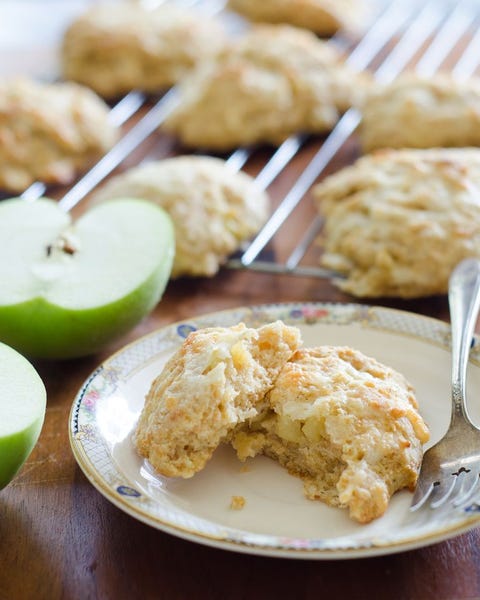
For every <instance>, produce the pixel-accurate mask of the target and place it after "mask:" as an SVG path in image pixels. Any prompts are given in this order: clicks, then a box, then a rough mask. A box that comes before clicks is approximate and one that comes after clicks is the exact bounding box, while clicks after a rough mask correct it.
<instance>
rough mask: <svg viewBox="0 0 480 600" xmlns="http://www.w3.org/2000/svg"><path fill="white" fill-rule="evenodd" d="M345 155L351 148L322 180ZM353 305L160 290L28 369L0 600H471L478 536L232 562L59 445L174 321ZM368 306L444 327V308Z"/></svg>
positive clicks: (304, 217) (330, 293)
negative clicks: (93, 474) (351, 554)
mask: <svg viewBox="0 0 480 600" xmlns="http://www.w3.org/2000/svg"><path fill="white" fill-rule="evenodd" d="M315 147H316V146H315V145H314V146H312V147H310V146H309V147H307V148H306V149H305V150H304V151H303V152H302V153H301V155H300V156H299V157H298V158H297V159H296V160H295V162H294V164H292V166H291V167H290V168H289V169H288V170H287V171H286V172H285V173H283V174H282V175H281V176H280V177H279V178H278V179H277V180H276V181H275V182H274V184H273V185H272V186H271V188H270V189H269V192H270V194H271V197H272V205H275V204H276V202H278V200H279V199H281V198H282V196H283V194H284V193H285V191H287V190H288V189H289V188H290V186H291V185H292V184H293V182H294V181H295V179H296V177H298V174H299V173H300V172H301V171H302V169H303V168H304V166H305V164H306V162H307V160H308V158H309V156H311V153H312V151H314V150H315ZM148 152H149V154H151V155H153V156H165V155H167V154H170V153H171V152H172V145H171V143H170V142H169V141H168V140H166V139H165V138H160V137H157V138H155V137H154V138H153V141H152V140H150V142H149V145H148ZM355 154H356V149H355V147H354V146H353V147H352V146H349V147H348V148H347V150H346V151H345V152H344V153H343V154H342V156H341V157H340V158H338V159H337V160H336V162H335V163H334V164H333V165H332V167H331V169H330V170H335V169H337V168H339V167H341V166H342V165H343V164H346V163H347V162H350V161H351V160H352V159H353V158H354V157H355ZM138 158H142V157H141V156H140V157H133V158H132V159H130V160H129V161H128V163H127V164H128V165H131V164H135V162H138V160H137V159H138ZM263 160H264V156H263V155H262V153H259V154H258V156H257V157H256V158H254V159H253V160H252V161H250V162H249V164H248V166H247V170H248V171H249V172H251V173H255V172H257V171H258V169H259V167H260V166H261V164H263ZM54 195H57V196H58V195H60V193H57V194H54ZM80 210H81V209H80ZM312 214H313V211H312V207H311V198H310V196H309V195H307V196H306V197H305V199H304V201H303V202H302V206H301V207H300V209H299V211H298V212H297V213H296V214H295V217H294V218H292V219H291V220H289V223H288V226H287V227H286V228H285V230H284V231H283V232H282V235H281V236H279V238H278V241H276V242H275V244H274V245H273V248H272V251H274V252H276V254H277V255H278V256H281V255H282V254H284V253H285V248H290V247H291V246H292V245H293V244H294V243H295V240H296V239H297V235H298V234H299V233H301V231H302V230H304V228H305V227H306V225H307V223H308V222H309V220H310V218H311V215H312ZM354 300H355V299H353V298H352V297H350V296H346V295H344V294H342V293H340V292H339V291H338V290H337V289H336V288H334V287H333V285H332V284H331V283H330V282H329V281H328V280H319V279H312V278H300V277H298V278H297V277H292V276H279V275H269V274H259V273H252V272H245V271H242V272H240V271H230V270H226V269H224V270H222V271H221V272H220V273H219V274H218V275H217V276H215V277H213V278H211V279H202V278H200V279H182V280H178V281H172V282H170V284H169V285H168V288H167V290H166V293H165V295H164V298H163V299H162V301H161V302H160V304H159V305H158V306H157V308H156V309H155V311H154V312H153V313H152V314H151V315H150V316H149V317H148V318H147V319H145V320H144V321H143V322H142V323H141V324H140V325H138V326H137V327H136V328H135V329H134V330H133V331H132V332H130V334H129V335H128V336H125V337H123V338H122V339H120V340H118V341H117V342H116V343H115V344H113V345H111V346H110V347H109V348H107V349H105V351H104V352H102V353H100V354H97V355H95V356H92V357H89V358H85V359H79V360H71V361H66V362H52V363H44V362H40V361H37V362H35V366H36V367H37V369H38V371H39V373H40V375H41V376H42V378H43V379H44V382H45V384H46V387H47V393H48V408H47V413H46V419H45V424H44V427H43V430H42V433H41V436H40V439H39V442H38V444H37V446H36V447H35V449H34V451H33V452H32V454H31V456H30V457H29V459H28V461H27V462H26V464H25V465H24V467H23V469H22V470H21V472H20V473H19V474H18V475H17V477H16V478H15V479H14V481H13V482H12V483H11V484H10V485H9V486H7V487H6V488H5V489H4V490H2V491H1V492H0V600H17V599H18V600H21V599H23V598H25V599H36V600H37V599H38V600H43V599H46V600H50V599H57V598H59V599H60V598H61V599H77V598H78V599H82V600H83V599H90V598H92V599H96V598H98V599H102V600H103V599H112V600H117V599H119V600H122V599H129V600H130V599H137V598H139V599H150V598H152V599H153V598H155V599H157V598H159V599H169V600H170V599H172V600H174V599H192V600H195V599H203V598H205V599H212V600H215V599H219V600H220V599H222V600H223V599H225V598H228V599H245V600H247V599H257V598H259V599H264V598H295V599H297V598H298V599H303V598H305V599H317V598H322V599H343V598H345V599H351V598H353V599H355V598H368V599H373V598H375V599H405V600H407V599H408V600H410V599H414V600H429V599H435V600H440V599H448V600H450V599H467V598H469V599H470V598H480V530H479V529H476V530H473V531H471V532H469V533H467V534H464V535H461V536H459V537H456V538H454V539H451V540H449V541H446V542H443V543H439V544H436V545H433V546H430V547H425V548H423V549H419V550H413V551H409V552H404V553H399V554H394V555H387V556H383V557H376V558H366V559H354V560H348V561H346V560H345V561H344V560H339V561H322V560H316V561H313V560H309V561H303V560H290V559H279V558H266V557H258V556H251V555H247V554H237V553H233V552H229V551H224V550H218V549H214V548H210V547H207V546H202V545H200V544H195V543H192V542H188V541H184V540H181V539H178V538H176V537H173V536H171V535H169V534H166V533H163V532H161V531H158V530H156V529H154V528H152V527H149V526H147V525H145V524H143V523H141V522H139V521H137V520H135V519H133V518H132V517H130V516H128V515H127V514H125V513H123V512H122V511H121V510H119V509H118V508H116V507H115V506H113V505H112V504H111V503H110V502H109V501H107V500H106V499H105V498H104V497H103V496H102V495H100V493H99V492H97V491H96V489H95V488H93V487H92V485H91V484H90V483H89V482H88V481H87V479H86V477H85V476H84V475H83V473H82V472H81V470H80V468H79V467H78V466H77V464H76V462H75V460H74V457H73V455H72V452H71V450H70V446H69V440H68V416H69V411H70V408H71V404H72V401H73V399H74V397H75V395H76V393H77V391H78V389H79V388H80V387H81V385H82V383H83V382H84V381H85V379H86V378H87V377H88V375H89V374H90V373H91V372H92V371H93V370H94V369H95V368H96V367H97V366H98V364H99V363H101V362H102V360H104V359H105V358H107V357H108V356H109V355H110V354H111V353H112V352H114V351H115V350H117V349H119V348H121V347H122V346H123V345H124V344H125V343H128V342H130V341H133V340H135V339H137V338H138V337H140V336H141V335H143V334H145V333H147V332H150V331H152V330H154V329H156V328H158V327H161V326H163V325H165V324H169V323H172V322H175V321H177V320H180V319H185V318H189V317H192V316H195V315H200V314H205V313H209V312H213V311H217V310H222V309H227V308H232V307H237V306H243V305H253V304H259V303H265V302H267V303H268V302H289V301H336V302H351V301H354ZM376 303H378V304H381V305H384V306H390V307H395V308H400V309H403V310H408V311H413V312H417V313H421V314H425V315H430V316H433V317H436V318H439V319H443V320H448V306H447V301H446V298H444V297H435V298H425V299H421V300H418V301H395V300H379V301H377V302H376Z"/></svg>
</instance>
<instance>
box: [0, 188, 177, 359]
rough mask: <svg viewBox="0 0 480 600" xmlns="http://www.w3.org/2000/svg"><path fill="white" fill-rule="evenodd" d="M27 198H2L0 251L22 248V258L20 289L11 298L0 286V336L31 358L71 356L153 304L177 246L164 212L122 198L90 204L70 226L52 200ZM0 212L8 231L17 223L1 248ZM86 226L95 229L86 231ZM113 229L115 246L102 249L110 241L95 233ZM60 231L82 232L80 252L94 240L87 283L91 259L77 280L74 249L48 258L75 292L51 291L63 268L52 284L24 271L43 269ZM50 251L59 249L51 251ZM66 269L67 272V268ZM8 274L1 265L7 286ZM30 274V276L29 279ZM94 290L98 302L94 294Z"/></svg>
mask: <svg viewBox="0 0 480 600" xmlns="http://www.w3.org/2000/svg"><path fill="white" fill-rule="evenodd" d="M20 203H21V205H20ZM26 204H27V203H26V202H25V200H22V199H19V198H14V199H10V200H5V201H3V202H2V203H0V256H1V255H3V256H8V257H9V260H10V261H12V262H13V263H15V254H18V255H20V254H23V253H26V257H22V261H23V263H22V265H23V266H22V278H23V279H22V286H23V287H22V286H20V291H18V289H15V290H14V291H13V292H12V293H11V297H10V296H9V291H8V289H7V291H4V292H2V291H1V290H0V341H2V342H4V343H6V344H8V345H9V346H12V347H13V348H15V349H16V350H18V351H19V352H21V353H22V354H24V355H25V356H27V357H29V358H30V357H31V358H46V359H69V358H76V357H79V356H85V355H88V354H92V353H95V352H97V351H99V350H100V349H101V348H103V347H104V346H106V345H107V344H108V343H110V342H112V341H113V340H114V339H115V338H117V337H119V336H121V335H123V334H125V333H126V332H127V331H129V330H130V329H131V328H132V327H134V326H135V325H136V324H137V323H139V322H140V321H141V320H142V319H143V318H144V317H145V316H146V315H147V314H148V313H149V312H151V310H153V308H154V307H155V306H156V304H157V303H158V302H159V300H160V299H161V297H162V294H163V292H164V289H165V286H166V284H167V282H168V279H169V276H170V272H171V267H172V262H173V256H174V251H175V250H174V249H175V241H174V230H173V226H172V223H171V220H170V217H169V216H168V215H167V213H166V212H165V211H163V210H162V209H160V208H159V207H158V206H156V205H154V204H152V203H150V202H147V201H144V200H139V199H128V198H127V199H120V200H114V201H111V202H105V203H103V204H101V205H97V206H95V207H94V208H93V209H91V210H90V211H88V212H87V213H85V215H83V216H82V217H81V218H80V219H79V220H78V221H77V222H76V223H74V224H73V226H72V224H71V221H70V217H69V215H67V214H65V213H63V211H61V209H60V208H58V206H57V204H56V202H54V201H52V200H49V199H45V198H44V199H40V200H37V201H35V202H34V203H32V204H30V205H27V206H25V205H26ZM8 211H10V212H8ZM12 211H13V214H12ZM17 213H18V214H17ZM33 213H36V214H33ZM4 215H5V221H4V223H6V226H8V222H9V220H10V221H11V227H12V228H13V229H14V230H15V227H16V224H17V223H18V221H21V223H22V225H20V226H19V231H18V232H17V233H16V235H15V236H11V237H12V238H13V241H12V239H10V240H9V241H8V243H7V244H6V246H7V247H6V248H5V247H2V236H6V235H7V234H4V233H3V234H2V218H3V216H4ZM26 221H28V223H27V224H25V223H26ZM112 222H113V224H112ZM52 223H53V224H52ZM35 224H39V227H37V228H35ZM51 224H52V225H51ZM32 227H33V228H34V229H32ZM42 227H43V228H42ZM45 229H46V230H47V231H46V232H45V231H44V230H45ZM92 229H93V230H94V231H95V233H94V234H92V233H91V231H90V230H92ZM37 230H39V233H38V239H35V240H34V241H33V242H29V244H30V245H34V246H35V247H34V250H33V251H32V250H31V249H29V250H27V251H24V250H23V249H22V239H23V238H25V239H26V237H27V232H28V231H30V232H32V231H33V232H34V233H32V234H31V235H32V236H33V237H35V236H36V235H37ZM84 230H86V231H87V233H86V234H85V231H84ZM111 230H112V231H113V234H112V236H113V238H114V239H115V240H116V241H115V244H116V245H115V244H114V245H113V247H112V248H108V246H109V241H108V239H107V240H106V241H105V243H104V244H103V243H102V241H101V240H98V239H97V238H98V237H102V236H106V238H109V236H110V234H111V233H112V231H111ZM118 230H120V231H118ZM65 231H70V232H73V235H74V236H75V235H78V237H79V238H80V246H79V250H78V255H81V254H82V253H85V250H86V249H88V246H89V244H90V245H91V244H92V243H94V244H96V248H95V250H96V251H97V252H98V256H99V260H98V261H96V259H95V254H92V250H91V249H90V253H91V254H92V256H93V257H90V259H89V260H90V261H91V272H92V275H93V274H94V272H95V277H94V278H92V282H90V280H89V278H88V271H89V269H90V264H87V265H86V267H87V268H85V265H82V273H81V278H80V279H81V281H80V282H78V281H77V280H76V278H75V261H76V260H77V258H76V257H75V253H73V256H68V254H67V255H63V254H62V253H61V252H60V254H62V256H61V257H60V260H59V261H57V262H56V263H55V262H54V266H55V265H57V266H58V265H60V267H59V268H60V271H62V269H64V267H65V265H64V263H65V264H66V267H65V269H67V271H66V273H67V276H68V277H70V279H71V285H70V288H75V290H74V293H70V292H69V290H68V289H63V290H62V291H61V293H57V290H56V289H54V291H53V292H52V289H53V288H55V286H56V283H57V281H60V282H61V279H62V277H63V272H61V274H60V275H59V276H58V277H56V276H54V277H53V278H51V279H52V282H53V283H51V282H50V281H49V277H50V275H48V276H47V280H46V281H44V280H43V279H42V281H41V282H40V284H39V283H38V281H37V279H36V278H35V277H34V276H33V275H32V276H31V275H30V273H31V272H35V273H36V272H37V271H38V270H39V265H40V267H41V269H43V268H44V267H45V264H47V267H48V268H50V267H51V265H52V263H49V261H50V260H51V259H50V258H49V257H47V254H48V253H47V247H48V246H49V243H50V244H53V243H54V242H55V240H56V239H57V238H58V236H61V235H62V233H64V232H65ZM82 236H83V238H85V239H82ZM94 236H95V239H93V237H94ZM120 242H121V244H120ZM82 244H83V247H82ZM26 245H28V244H26ZM37 245H38V248H37ZM4 246H5V244H4ZM85 247H87V248H85ZM104 247H107V250H104ZM107 251H108V252H109V253H110V257H109V258H108V260H107V261H106V263H107V264H106V265H102V264H101V263H102V259H101V257H102V256H103V255H104V254H105V253H106V252H107ZM55 252H56V253H57V254H58V251H57V250H55V251H54V252H53V253H54V254H55ZM140 253H141V256H140ZM130 254H133V255H134V256H135V257H136V261H134V263H133V266H132V265H130V266H129V267H128V268H127V267H125V266H124V265H125V264H126V263H129V262H131V261H130V260H129V258H128V256H129V255H130ZM117 255H118V256H117ZM137 255H138V256H137ZM10 257H11V258H10ZM55 260H56V258H55ZM80 260H82V259H80ZM109 261H111V262H109ZM97 262H98V263H100V266H98V265H97ZM30 263H31V264H30ZM25 264H26V267H25ZM113 265H116V266H113ZM14 268H15V267H14ZM55 268H57V267H56V266H55ZM72 268H73V276H71V275H70V274H69V272H68V269H72ZM8 269H10V270H8ZM102 269H103V270H102ZM2 271H4V272H2ZM25 273H27V274H26V275H25ZM9 277H10V278H12V277H13V278H15V272H14V273H13V275H12V267H11V266H10V267H8V266H6V267H5V268H4V269H2V265H1V263H0V282H1V281H3V282H4V283H6V286H5V285H4V287H7V288H8V285H9V283H8V282H9ZM42 277H43V275H42ZM30 279H35V281H34V282H33V283H32V282H31V281H30ZM122 279H127V280H129V281H130V280H131V283H130V284H129V285H124V282H123V281H122ZM25 282H26V283H25ZM17 287H18V286H17ZM68 287H69V286H68V285H64V286H63V288H68ZM24 288H27V291H25V290H24ZM77 288H78V289H77ZM110 288H111V289H110ZM97 293H98V296H99V299H98V303H97V300H96V298H95V295H96V294H97Z"/></svg>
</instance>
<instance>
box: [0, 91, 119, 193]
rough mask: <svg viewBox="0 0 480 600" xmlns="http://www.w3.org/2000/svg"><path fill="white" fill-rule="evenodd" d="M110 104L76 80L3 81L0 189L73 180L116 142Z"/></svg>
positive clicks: (0, 129) (14, 190)
mask: <svg viewBox="0 0 480 600" xmlns="http://www.w3.org/2000/svg"><path fill="white" fill-rule="evenodd" d="M108 113H109V109H108V107H107V105H106V104H105V103H104V102H103V100H101V99H100V98H99V97H98V96H97V95H96V94H95V93H94V92H92V91H91V90H89V89H87V88H85V87H83V86H80V85H77V84H74V83H52V84H46V83H40V82H35V81H33V80H30V79H9V80H4V81H2V82H0V188H2V189H4V190H8V191H12V192H21V191H23V190H24V189H25V188H27V187H28V186H29V185H30V184H31V183H33V182H34V181H37V180H38V181H42V182H44V183H47V184H67V183H70V182H71V181H72V180H73V179H74V178H75V176H76V175H77V173H78V172H80V171H83V170H84V169H85V168H87V167H88V166H89V165H90V164H91V163H93V162H94V161H96V160H98V159H99V158H100V157H101V156H103V154H105V152H106V151H107V150H109V149H110V147H111V146H113V144H114V142H115V141H116V139H117V137H118V130H117V128H116V127H115V126H114V125H112V124H111V123H110V122H109V120H108Z"/></svg>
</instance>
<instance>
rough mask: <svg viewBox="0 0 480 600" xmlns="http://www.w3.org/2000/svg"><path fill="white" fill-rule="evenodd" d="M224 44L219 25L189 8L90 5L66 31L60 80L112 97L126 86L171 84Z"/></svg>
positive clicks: (147, 88)
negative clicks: (73, 82)
mask: <svg viewBox="0 0 480 600" xmlns="http://www.w3.org/2000/svg"><path fill="white" fill-rule="evenodd" d="M223 43H224V32H223V28H222V27H221V26H220V25H219V24H218V23H217V22H216V21H214V20H213V19H211V18H210V19H207V18H206V17H202V16H201V15H200V14H197V13H196V12H195V11H194V10H182V9H180V8H179V7H175V6H159V7H158V8H155V9H152V10H147V9H146V8H144V7H142V5H141V4H134V3H128V2H123V3H122V2H116V3H105V4H99V5H96V6H92V7H91V8H89V9H88V10H87V12H85V13H84V14H83V15H81V16H80V17H79V18H78V19H77V20H75V21H74V22H73V23H72V24H71V25H70V27H69V28H68V29H67V30H66V32H65V35H64V39H63V44H62V53H61V54H62V65H63V66H62V69H63V76H64V78H66V79H72V80H74V81H78V82H80V83H83V84H85V85H88V86H89V87H91V88H92V89H94V90H95V91H97V92H98V93H99V94H101V95H103V96H106V97H113V96H116V95H119V94H123V93H125V92H128V91H130V90H132V89H141V90H144V91H146V92H158V91H159V90H162V89H163V88H165V87H168V86H170V85H172V84H174V83H176V82H177V81H178V80H179V79H180V78H181V77H183V75H184V74H185V73H186V72H187V71H188V70H189V69H191V68H192V67H193V66H194V65H195V64H197V62H198V61H199V60H201V59H204V58H207V57H209V56H211V55H212V54H213V53H215V52H217V51H218V50H219V48H220V47H221V46H222V45H223Z"/></svg>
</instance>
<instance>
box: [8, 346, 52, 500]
mask: <svg viewBox="0 0 480 600" xmlns="http://www.w3.org/2000/svg"><path fill="white" fill-rule="evenodd" d="M46 402H47V395H46V392H45V386H44V385H43V382H42V380H41V379H40V376H39V375H38V373H37V372H36V371H35V369H34V368H33V366H32V365H31V364H30V363H29V362H28V360H26V359H25V358H24V357H23V356H22V355H21V354H19V353H18V352H16V351H15V350H13V349H12V348H9V347H8V346H6V345H5V344H0V489H2V488H3V487H5V486H6V485H7V484H8V483H10V481H11V480H12V479H13V477H14V476H15V475H16V473H17V472H18V471H19V469H20V467H21V466H22V465H23V463H24V462H25V461H26V459H27V458H28V456H29V454H30V452H31V451H32V449H33V447H34V446H35V444H36V443H37V440H38V436H39V435H40V431H41V429H42V425H43V420H44V418H45V408H46Z"/></svg>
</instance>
